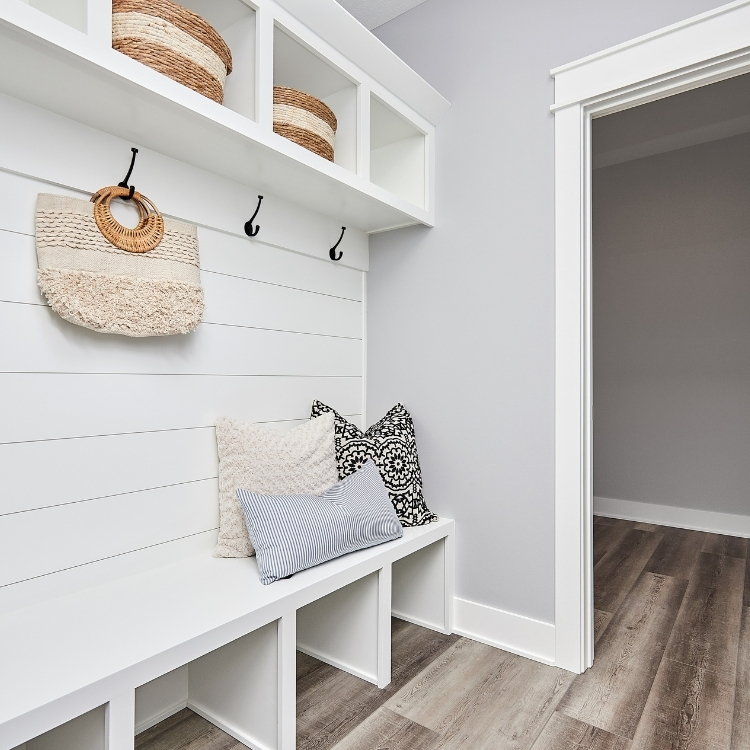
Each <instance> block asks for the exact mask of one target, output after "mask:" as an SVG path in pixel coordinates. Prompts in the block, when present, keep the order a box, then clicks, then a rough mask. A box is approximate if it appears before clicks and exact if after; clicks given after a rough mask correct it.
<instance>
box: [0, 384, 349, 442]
mask: <svg viewBox="0 0 750 750" xmlns="http://www.w3.org/2000/svg"><path fill="white" fill-rule="evenodd" d="M315 399H318V400H320V401H323V402H324V403H326V404H329V405H330V406H331V407H333V408H334V409H336V410H337V411H338V412H339V413H340V414H360V413H361V412H362V406H363V404H362V379H361V378H359V377H348V378H336V377H330V378H325V377H324V378H311V377H287V376H257V377H253V376H236V377H233V376H230V377H227V376H221V375H179V376H174V375H149V374H146V375H127V374H126V375H120V374H97V375H85V374H84V375H68V374H63V373H2V374H0V413H2V414H3V418H2V419H0V443H9V442H20V441H27V440H46V439H50V438H65V437H83V436H87V435H104V434H111V433H125V432H143V431H156V430H173V429H180V428H187V427H206V426H210V425H212V424H214V423H215V421H216V418H217V417H218V416H229V417H233V418H234V419H240V420H242V421H245V422H272V421H287V420H296V419H305V418H306V417H309V416H310V407H311V406H312V402H313V401H314V400H315Z"/></svg>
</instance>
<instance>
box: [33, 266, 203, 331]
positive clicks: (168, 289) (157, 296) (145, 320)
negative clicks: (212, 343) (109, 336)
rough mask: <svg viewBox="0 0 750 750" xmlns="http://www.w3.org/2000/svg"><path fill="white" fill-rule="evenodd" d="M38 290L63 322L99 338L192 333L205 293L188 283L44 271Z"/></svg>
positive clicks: (198, 320) (201, 309) (76, 272)
mask: <svg viewBox="0 0 750 750" xmlns="http://www.w3.org/2000/svg"><path fill="white" fill-rule="evenodd" d="M39 288H40V289H41V290H42V292H43V293H44V296H45V297H46V298H47V300H48V301H49V304H50V307H51V308H52V309H53V310H54V311H55V312H56V313H57V314H58V315H59V316H60V317H61V318H64V319H65V320H67V321H69V322H70V323H75V324H76V325H79V326H83V327H85V328H90V329H91V330H92V331H98V332H99V333H118V334H122V335H125V336H138V337H140V336H168V335H171V334H175V333H189V332H190V331H192V330H194V329H195V328H197V327H198V324H199V323H200V322H201V319H202V318H203V307H204V304H203V289H202V288H201V287H200V286H199V285H198V284H191V283H188V282H184V281H172V280H169V279H144V278H138V277H135V276H115V275H110V274H104V273H95V272H91V271H70V270H64V269H59V268H40V269H39Z"/></svg>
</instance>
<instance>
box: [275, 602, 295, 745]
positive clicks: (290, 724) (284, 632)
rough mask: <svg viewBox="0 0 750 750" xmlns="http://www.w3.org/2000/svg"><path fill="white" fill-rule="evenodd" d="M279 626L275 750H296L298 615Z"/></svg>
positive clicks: (285, 620) (279, 622) (284, 619)
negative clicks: (277, 726)
mask: <svg viewBox="0 0 750 750" xmlns="http://www.w3.org/2000/svg"><path fill="white" fill-rule="evenodd" d="M277 623H278V624H277V627H278V630H277V632H278V660H279V682H278V693H279V698H278V702H279V703H278V713H279V739H278V743H279V744H278V750H295V747H296V744H297V613H296V612H292V613H291V614H289V615H284V616H283V617H282V618H281V619H280V620H278V621H277Z"/></svg>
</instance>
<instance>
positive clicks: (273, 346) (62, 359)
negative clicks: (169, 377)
mask: <svg viewBox="0 0 750 750" xmlns="http://www.w3.org/2000/svg"><path fill="white" fill-rule="evenodd" d="M0 372H89V373H92V372H121V373H128V372H129V373H172V374H191V373H192V374H217V375H316V376H322V375H329V376H356V375H361V374H362V342H361V341H360V340H357V339H347V338H340V337H331V336H318V335H312V334H304V333H287V332H279V331H265V330H258V329H253V328H241V327H236V326H225V325H213V324H207V323H204V324H201V325H200V326H199V327H198V329H197V330H195V331H194V332H192V333H190V334H188V335H185V336H161V337H148V338H131V337H128V336H115V335H104V334H100V333H95V332H94V331H90V330H88V329H86V328H82V327H80V326H76V325H72V324H71V323H67V322H66V321H64V320H62V319H61V318H59V317H58V316H57V315H56V314H55V313H53V312H52V310H50V309H49V308H46V307H40V306H37V305H24V304H14V303H7V302H0Z"/></svg>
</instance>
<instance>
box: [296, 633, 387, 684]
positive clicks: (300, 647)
mask: <svg viewBox="0 0 750 750" xmlns="http://www.w3.org/2000/svg"><path fill="white" fill-rule="evenodd" d="M297 651H301V652H302V653H303V654H307V655H308V656H312V658H313V659H317V660H318V661H322V662H324V663H325V664H330V665H331V666H332V667H336V669H340V670H341V671H342V672H348V673H349V674H353V675H354V676H355V677H359V678H360V679H361V680H364V681H365V682H371V683H372V684H373V685H377V684H378V676H377V675H374V674H369V673H367V672H362V671H361V670H359V669H357V668H356V667H352V666H351V665H349V664H344V663H343V662H341V661H338V659H334V658H333V657H331V656H329V655H328V654H324V653H323V652H322V651H318V650H317V649H314V648H311V647H310V646H305V645H304V644H303V643H299V642H297Z"/></svg>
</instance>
